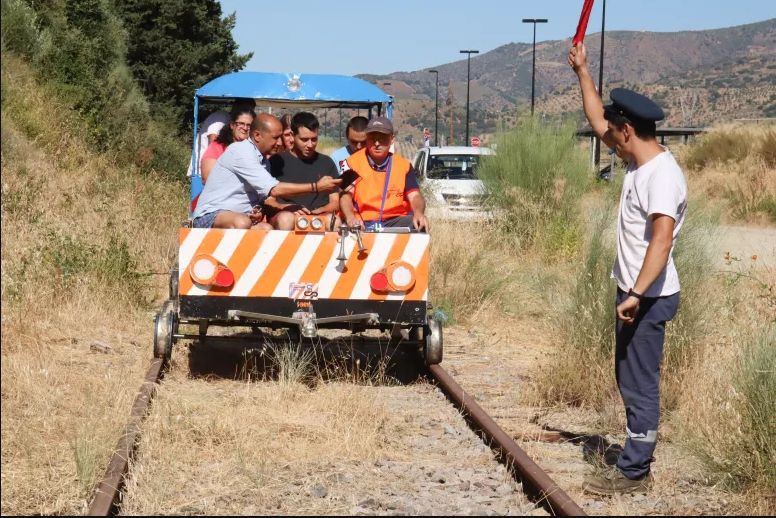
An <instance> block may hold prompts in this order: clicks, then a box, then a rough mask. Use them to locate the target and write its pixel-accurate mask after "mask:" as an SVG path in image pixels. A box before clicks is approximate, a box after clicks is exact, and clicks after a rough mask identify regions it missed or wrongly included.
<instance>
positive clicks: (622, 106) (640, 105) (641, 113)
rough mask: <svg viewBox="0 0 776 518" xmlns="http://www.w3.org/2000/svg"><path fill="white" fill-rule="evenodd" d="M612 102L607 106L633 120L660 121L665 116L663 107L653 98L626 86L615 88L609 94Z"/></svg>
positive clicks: (607, 108)
mask: <svg viewBox="0 0 776 518" xmlns="http://www.w3.org/2000/svg"><path fill="white" fill-rule="evenodd" d="M609 97H611V99H612V104H610V105H608V106H606V107H605V109H606V110H607V111H612V112H614V113H617V114H618V115H622V116H623V117H626V118H628V119H632V120H642V121H651V122H654V121H659V120H663V119H664V118H665V116H666V115H665V113H663V109H662V108H660V106H658V105H657V104H656V103H655V102H654V101H653V100H651V99H650V98H648V97H645V96H643V95H641V94H638V93H636V92H634V91H633V90H628V89H626V88H615V89H614V90H612V92H611V93H610V94H609Z"/></svg>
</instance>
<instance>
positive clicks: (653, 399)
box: [614, 288, 679, 479]
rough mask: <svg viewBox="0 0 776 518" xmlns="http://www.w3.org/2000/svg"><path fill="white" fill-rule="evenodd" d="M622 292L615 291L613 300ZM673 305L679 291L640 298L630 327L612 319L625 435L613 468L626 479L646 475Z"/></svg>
mask: <svg viewBox="0 0 776 518" xmlns="http://www.w3.org/2000/svg"><path fill="white" fill-rule="evenodd" d="M627 297H628V294H627V293H626V292H624V291H622V290H621V289H619V288H618V289H617V304H619V303H621V302H622V301H623V300H625V299H626V298H627ZM678 309H679V293H674V294H673V295H668V296H666V297H654V298H645V299H644V300H642V301H641V304H640V307H639V314H638V316H637V317H636V320H635V322H633V323H632V324H630V325H626V324H624V323H623V322H622V321H621V320H617V329H616V331H615V333H616V341H617V347H616V350H615V359H614V361H615V374H616V377H617V386H618V387H619V389H620V395H621V396H622V401H623V403H624V404H625V414H626V418H627V429H626V430H627V434H628V437H627V439H626V440H625V448H624V449H623V451H622V454H620V458H619V459H618V460H617V467H618V468H619V469H620V471H622V473H623V474H624V475H625V476H626V477H628V478H630V479H637V478H641V477H642V476H644V475H646V474H647V473H649V466H650V464H651V463H652V461H653V460H654V458H653V457H652V454H653V453H654V452H655V445H656V442H657V424H658V420H659V419H660V363H661V361H662V359H663V340H664V338H665V331H666V322H667V321H669V320H671V319H672V318H674V316H675V315H676V312H677V310H678Z"/></svg>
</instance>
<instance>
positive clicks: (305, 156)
mask: <svg viewBox="0 0 776 518" xmlns="http://www.w3.org/2000/svg"><path fill="white" fill-rule="evenodd" d="M318 128H319V123H318V119H317V118H316V117H315V115H313V114H312V113H309V112H299V113H297V114H296V115H294V117H293V118H292V119H291V130H292V132H293V136H294V145H293V147H292V148H291V150H290V151H282V152H280V153H278V154H276V155H274V156H273V157H272V158H270V161H269V163H270V170H271V171H272V176H274V177H275V178H276V179H277V180H279V181H281V182H289V183H293V184H301V185H310V184H311V183H314V182H317V181H318V180H319V179H320V178H324V177H327V176H331V177H334V178H336V177H337V167H336V166H335V165H334V162H333V161H332V159H331V158H329V157H328V156H326V155H322V154H320V153H318V151H316V147H317V146H318ZM338 209H339V194H337V193H336V192H332V193H329V194H325V193H322V192H317V191H316V192H313V193H312V194H304V195H301V196H299V195H297V196H293V197H291V196H282V195H278V194H276V193H273V196H270V197H269V198H267V200H266V201H265V202H264V210H265V212H266V213H267V217H268V219H269V222H270V223H272V226H273V227H275V228H277V229H278V230H293V229H294V223H295V219H296V218H295V214H297V215H302V214H318V215H321V216H322V219H323V220H324V222H325V223H326V225H327V226H328V224H329V221H330V220H331V215H332V214H333V213H335V212H336V211H337V210H338Z"/></svg>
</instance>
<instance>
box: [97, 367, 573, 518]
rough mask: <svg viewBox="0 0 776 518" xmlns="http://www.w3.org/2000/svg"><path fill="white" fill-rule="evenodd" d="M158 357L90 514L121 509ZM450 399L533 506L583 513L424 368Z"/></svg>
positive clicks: (457, 389) (463, 397) (435, 372)
mask: <svg viewBox="0 0 776 518" xmlns="http://www.w3.org/2000/svg"><path fill="white" fill-rule="evenodd" d="M164 368H165V364H164V362H163V360H162V359H154V360H152V361H151V364H150V366H149V368H148V370H147V372H146V375H145V379H144V381H143V384H142V386H141V388H140V390H139V392H138V395H137V397H136V398H135V401H134V404H133V406H132V411H131V414H130V418H129V421H128V423H127V425H126V427H125V429H124V433H123V434H122V436H121V438H120V439H119V442H118V444H117V447H116V450H115V451H114V453H113V455H112V456H111V459H110V461H109V463H108V467H107V469H106V471H105V475H104V477H103V479H102V481H101V482H100V483H99V484H98V485H97V486H96V488H95V491H94V495H93V499H92V502H91V505H90V507H89V510H88V514H89V515H90V516H114V515H116V514H117V512H118V511H119V510H120V506H121V501H122V496H123V489H124V481H125V477H126V474H127V472H128V469H129V465H130V462H131V461H132V459H133V457H134V454H135V448H136V445H137V443H138V439H139V437H140V433H141V424H142V421H143V419H144V418H145V416H146V415H147V414H148V412H149V409H150V405H151V402H152V400H153V396H154V394H155V392H156V387H157V386H158V383H159V381H160V380H161V378H162V376H163V375H164ZM425 374H426V375H427V376H428V377H429V378H430V379H432V380H433V382H434V383H435V384H436V385H437V386H438V387H439V389H440V390H441V391H442V392H443V393H444V394H445V396H446V397H447V398H448V400H449V401H450V402H451V403H452V404H453V405H454V406H455V407H456V408H457V410H458V411H459V412H460V413H461V414H462V415H463V416H464V417H465V419H466V420H467V423H468V424H469V426H470V427H471V428H472V429H473V430H474V431H475V432H476V433H477V434H478V435H479V437H480V438H481V439H482V440H483V441H484V442H485V444H486V445H488V446H489V447H490V448H491V449H492V450H493V451H494V452H495V453H496V456H497V458H498V460H499V461H500V462H502V463H503V464H505V465H506V467H507V469H508V470H509V471H510V473H511V474H512V476H513V477H514V478H515V479H517V480H518V481H519V482H521V483H522V487H523V489H524V491H525V493H526V495H527V496H528V498H529V499H531V500H532V501H533V502H534V503H535V504H537V505H539V506H541V507H543V508H544V509H545V510H546V511H547V512H548V513H550V514H551V515H554V516H580V515H584V514H585V513H584V511H583V510H582V509H581V508H580V507H579V506H578V505H577V504H576V503H575V502H574V501H573V500H572V499H571V498H570V497H569V496H568V494H566V492H565V491H563V490H562V489H561V488H560V487H558V485H557V484H556V483H555V482H554V481H553V480H552V479H551V478H550V477H549V475H547V473H546V472H544V470H542V469H541V468H540V467H539V466H538V465H537V464H536V463H535V462H534V461H533V460H532V459H531V458H530V457H529V456H528V455H527V454H526V453H525V451H523V450H522V449H521V448H520V447H519V446H518V445H517V443H516V442H515V441H514V440H513V439H512V438H511V437H510V436H509V435H508V434H507V433H506V432H504V431H503V430H502V429H501V428H500V427H499V426H498V425H497V424H496V422H495V421H494V420H493V419H492V418H491V417H490V416H489V415H488V414H487V413H486V412H485V411H484V410H483V409H482V408H481V407H480V406H479V405H478V404H477V403H476V401H475V400H474V398H473V397H472V396H471V395H469V394H467V393H466V391H464V389H463V388H462V387H461V386H460V385H459V384H458V383H457V382H456V381H455V379H453V377H452V376H451V375H450V374H449V373H448V372H447V371H445V370H444V369H443V368H442V367H441V366H439V365H433V366H430V367H427V368H426V372H425Z"/></svg>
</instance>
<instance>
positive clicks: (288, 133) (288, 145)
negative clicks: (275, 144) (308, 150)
mask: <svg viewBox="0 0 776 518" xmlns="http://www.w3.org/2000/svg"><path fill="white" fill-rule="evenodd" d="M291 118H292V117H291V114H290V113H286V114H285V115H283V116H282V117H280V123H281V124H282V125H283V150H284V151H291V149H292V148H293V147H294V132H293V131H292V130H291Z"/></svg>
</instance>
